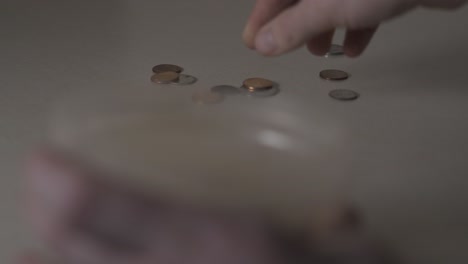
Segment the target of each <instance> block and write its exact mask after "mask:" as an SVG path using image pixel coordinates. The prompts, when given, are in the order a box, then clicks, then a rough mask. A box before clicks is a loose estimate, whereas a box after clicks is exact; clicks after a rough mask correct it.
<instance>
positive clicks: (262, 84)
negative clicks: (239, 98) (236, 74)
mask: <svg viewBox="0 0 468 264" xmlns="http://www.w3.org/2000/svg"><path fill="white" fill-rule="evenodd" d="M274 85H275V83H274V82H272V81H270V80H267V79H263V78H250V79H247V80H245V81H244V83H243V87H244V88H247V89H249V90H252V91H255V90H265V89H271V88H273V86H274Z"/></svg>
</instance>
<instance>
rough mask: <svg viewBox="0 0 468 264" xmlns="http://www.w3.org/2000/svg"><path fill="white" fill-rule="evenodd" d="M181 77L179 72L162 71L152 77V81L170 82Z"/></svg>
mask: <svg viewBox="0 0 468 264" xmlns="http://www.w3.org/2000/svg"><path fill="white" fill-rule="evenodd" d="M178 79H179V74H178V73H177V72H160V73H155V74H154V75H153V76H152V77H151V81H152V82H154V83H159V84H169V83H172V82H174V81H177V80H178Z"/></svg>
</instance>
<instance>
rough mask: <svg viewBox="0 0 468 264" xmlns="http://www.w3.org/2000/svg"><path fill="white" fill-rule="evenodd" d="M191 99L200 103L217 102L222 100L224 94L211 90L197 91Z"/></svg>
mask: <svg viewBox="0 0 468 264" xmlns="http://www.w3.org/2000/svg"><path fill="white" fill-rule="evenodd" d="M192 101H193V102H194V103H195V104H202V105H209V104H218V103H221V102H223V101H224V96H223V95H221V94H219V93H213V92H211V91H197V92H195V93H194V94H193V95H192Z"/></svg>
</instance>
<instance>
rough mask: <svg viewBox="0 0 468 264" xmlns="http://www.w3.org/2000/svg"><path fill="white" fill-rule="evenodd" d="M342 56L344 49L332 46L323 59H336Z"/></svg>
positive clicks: (339, 46)
mask: <svg viewBox="0 0 468 264" xmlns="http://www.w3.org/2000/svg"><path fill="white" fill-rule="evenodd" d="M342 55H344V48H343V46H341V45H336V44H333V45H331V47H330V49H329V50H328V52H327V54H325V57H337V56H342Z"/></svg>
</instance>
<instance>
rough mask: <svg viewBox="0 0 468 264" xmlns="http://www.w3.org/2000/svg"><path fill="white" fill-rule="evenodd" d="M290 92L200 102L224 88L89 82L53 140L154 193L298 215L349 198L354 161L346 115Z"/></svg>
mask: <svg viewBox="0 0 468 264" xmlns="http://www.w3.org/2000/svg"><path fill="white" fill-rule="evenodd" d="M288 96H289V95H285V96H283V97H281V100H242V98H241V97H238V98H235V99H233V100H225V101H224V102H223V103H222V104H216V107H200V105H199V104H200V103H202V104H207V103H208V104H211V103H216V102H218V101H219V98H220V95H219V94H216V93H211V92H210V91H206V92H197V93H195V94H191V93H187V90H185V89H148V87H147V86H141V87H140V86H136V85H135V84H134V83H133V82H130V83H127V84H125V83H122V82H116V83H115V85H114V86H109V87H86V88H84V89H81V90H76V91H75V93H73V94H71V93H70V94H68V95H67V97H66V98H63V100H61V101H60V102H59V104H58V105H57V107H56V108H55V111H54V112H53V115H52V118H51V125H50V133H49V142H50V143H51V144H52V145H53V146H54V147H56V148H58V149H61V150H63V151H65V152H70V153H72V154H73V157H76V158H77V159H79V160H81V161H82V162H84V163H85V164H90V166H92V167H95V168H97V169H98V170H99V171H103V172H105V173H103V174H102V175H100V177H103V178H104V179H105V180H109V181H114V182H119V183H120V184H123V186H128V188H133V189H136V190H140V191H141V192H143V193H145V194H146V195H148V196H155V197H157V198H165V199H169V200H174V201H175V200H176V201H179V202H184V203H188V204H193V205H196V206H204V207H210V208H212V207H220V208H223V210H228V209H229V208H231V209H241V210H249V211H250V210H256V212H258V211H264V212H270V213H271V214H272V215H275V216H278V217H279V218H280V219H282V220H284V221H288V222H289V221H290V222H298V221H300V219H304V215H307V216H308V215H310V212H313V211H314V207H316V206H318V205H319V204H320V205H321V206H322V205H323V204H337V203H339V202H340V201H342V199H344V198H345V197H347V195H348V191H349V186H350V181H351V180H352V179H351V178H350V175H349V173H348V171H349V169H350V168H349V167H350V166H352V162H350V161H349V160H348V159H347V158H346V155H345V153H346V150H347V147H346V144H345V142H348V141H349V140H350V139H349V138H348V136H347V135H348V133H347V131H346V127H345V126H343V125H342V124H343V123H342V122H341V121H340V120H341V119H340V117H335V116H333V114H332V113H327V112H324V111H313V108H314V106H313V105H312V106H311V105H310V100H309V98H302V97H288ZM194 102H196V103H194ZM83 105H86V107H83ZM337 164H339V166H337Z"/></svg>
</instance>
